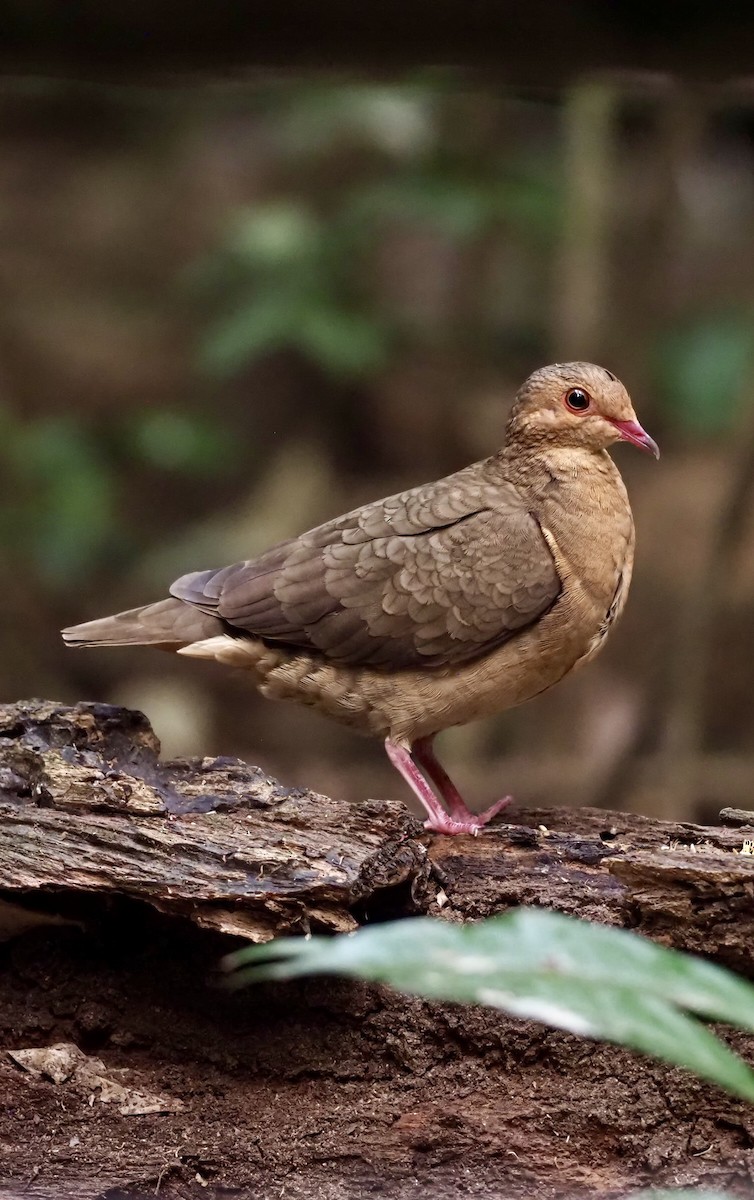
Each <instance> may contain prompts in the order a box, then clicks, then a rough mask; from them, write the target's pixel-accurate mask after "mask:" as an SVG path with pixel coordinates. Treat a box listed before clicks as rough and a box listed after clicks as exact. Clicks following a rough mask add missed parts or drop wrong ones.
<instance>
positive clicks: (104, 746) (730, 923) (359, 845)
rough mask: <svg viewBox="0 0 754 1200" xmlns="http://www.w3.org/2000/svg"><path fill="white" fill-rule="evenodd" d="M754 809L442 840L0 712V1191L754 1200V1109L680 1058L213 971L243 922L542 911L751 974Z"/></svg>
mask: <svg viewBox="0 0 754 1200" xmlns="http://www.w3.org/2000/svg"><path fill="white" fill-rule="evenodd" d="M734 818H735V823H731V824H729V825H728V826H725V827H722V826H721V827H715V828H704V827H699V826H695V825H685V824H677V825H673V824H668V823H660V822H656V821H651V820H649V819H646V818H642V817H637V816H631V815H622V814H617V813H609V812H603V811H600V810H596V809H582V810H576V811H571V812H569V811H558V810H547V811H545V810H537V811H528V812H527V811H520V810H518V811H515V812H514V813H513V814H512V815H511V818H510V823H509V824H505V825H501V826H500V827H499V828H497V829H495V830H492V831H490V832H488V833H485V834H484V835H483V836H481V837H479V838H443V837H438V838H434V839H430V838H429V837H428V835H426V834H425V833H424V832H423V830H422V829H421V826H420V825H419V824H418V822H416V821H415V820H414V819H413V818H412V817H411V816H410V815H409V814H408V813H407V811H406V810H405V809H404V808H403V806H402V805H400V804H399V803H397V802H375V801H370V802H368V803H366V804H364V805H362V806H360V807H350V806H348V805H345V804H343V803H341V802H338V801H335V800H331V799H328V798H327V797H323V796H317V795H315V794H314V793H310V792H305V791H301V792H291V791H288V790H287V789H285V788H283V787H282V786H281V785H280V784H278V783H276V782H275V781H274V780H270V779H268V778H267V777H266V776H265V775H264V774H263V773H262V772H260V771H259V770H257V769H255V768H253V767H248V766H246V765H245V764H243V763H239V762H237V761H236V760H228V759H221V760H217V759H214V760H200V761H195V762H182V763H166V764H161V763H160V762H159V759H158V745H157V742H156V739H155V738H154V735H153V734H152V732H151V729H150V728H149V726H148V724H147V722H146V721H145V719H144V718H143V717H141V716H140V715H139V714H136V713H131V712H128V711H126V710H123V709H118V708H110V707H107V706H102V705H78V706H76V707H74V708H64V707H62V706H59V705H54V704H50V703H28V704H18V705H9V706H5V707H4V708H0V889H1V896H2V901H3V902H2V905H0V935H1V936H2V937H3V938H4V939H6V940H5V941H4V944H3V946H2V947H0V949H1V951H2V955H3V959H4V967H5V969H4V971H3V974H2V977H0V1014H2V1028H3V1048H4V1050H5V1052H6V1053H5V1054H4V1055H3V1056H2V1057H0V1145H1V1146H2V1157H1V1159H0V1162H1V1163H2V1165H1V1166H0V1196H4V1197H9V1196H13V1197H16V1196H20V1195H21V1194H23V1195H24V1196H26V1197H32V1198H36V1200H39V1198H41V1197H45V1198H47V1197H49V1198H50V1200H52V1197H56V1198H61V1197H63V1198H69V1200H73V1198H74V1197H75V1198H76V1200H87V1198H94V1197H99V1198H100V1200H125V1197H126V1196H128V1197H130V1198H132V1200H133V1198H134V1197H142V1196H143V1197H146V1196H153V1195H154V1194H155V1193H156V1192H157V1193H158V1194H159V1195H160V1196H162V1197H168V1200H170V1198H175V1197H194V1196H197V1197H198V1196H202V1197H211V1198H212V1200H219V1197H220V1196H227V1195H229V1194H232V1195H234V1196H236V1197H239V1198H240V1200H252V1197H254V1198H256V1197H258V1196H272V1195H282V1196H286V1197H294V1198H295V1197H299V1196H300V1197H304V1196H313V1197H319V1198H321V1200H330V1198H332V1200H336V1198H337V1200H340V1198H341V1197H346V1196H361V1195H364V1194H366V1193H369V1192H371V1191H376V1192H378V1194H379V1195H381V1196H389V1197H408V1196H415V1195H416V1194H418V1192H419V1191H422V1192H426V1193H427V1194H430V1195H432V1196H435V1197H448V1198H449V1197H460V1196H479V1197H482V1196H485V1197H491V1196H496V1197H497V1196H501V1197H503V1196H504V1197H524V1196H533V1195H536V1196H537V1197H544V1198H547V1197H556V1196H557V1197H566V1196H577V1197H584V1198H586V1197H618V1196H623V1195H625V1194H627V1193H628V1192H630V1191H631V1190H633V1189H638V1188H640V1187H643V1186H646V1185H648V1184H657V1183H659V1184H664V1185H667V1186H681V1185H685V1186H690V1185H705V1186H707V1187H713V1186H714V1187H722V1186H726V1187H728V1188H729V1190H731V1191H732V1192H733V1194H738V1195H752V1194H754V1190H753V1189H752V1184H751V1177H750V1176H751V1170H752V1168H754V1152H753V1151H752V1149H751V1148H752V1147H753V1146H754V1115H752V1113H751V1111H750V1110H749V1108H747V1106H746V1105H744V1104H743V1103H741V1102H738V1101H736V1100H733V1099H731V1098H730V1097H728V1096H726V1095H724V1094H723V1093H722V1092H720V1091H718V1090H717V1089H714V1088H707V1087H704V1086H703V1085H701V1084H700V1083H699V1082H698V1081H696V1080H695V1079H693V1078H692V1077H691V1076H689V1075H688V1074H686V1073H685V1072H683V1071H679V1070H674V1069H671V1068H668V1067H665V1066H661V1065H659V1064H657V1063H654V1062H651V1061H649V1060H646V1059H642V1058H640V1057H638V1056H636V1055H632V1054H629V1053H627V1052H623V1051H621V1050H618V1049H616V1048H614V1047H609V1046H601V1045H595V1044H593V1043H590V1042H584V1041H580V1040H578V1039H576V1038H574V1037H571V1036H570V1035H567V1034H561V1033H555V1032H552V1031H549V1030H546V1029H543V1028H542V1027H540V1026H537V1025H534V1024H531V1023H527V1022H519V1021H513V1020H508V1019H506V1018H504V1017H502V1016H501V1015H500V1014H498V1013H495V1012H493V1011H488V1010H482V1009H468V1008H458V1007H454V1006H442V1005H435V1004H428V1003H425V1002H423V1001H420V1000H414V999H409V998H404V997H399V996H396V995H394V994H392V993H390V992H388V991H386V990H385V989H380V988H374V987H367V986H364V985H360V984H356V983H351V982H347V981H342V980H327V979H315V980H303V981H297V982H295V983H292V984H288V985H266V986H260V987H257V988H254V989H251V990H250V991H247V992H243V993H239V994H236V995H230V994H228V993H226V992H225V991H223V990H222V989H221V988H219V987H218V986H217V985H216V982H215V974H214V973H215V970H216V965H217V961H218V959H219V957H220V955H221V954H222V953H223V951H224V950H226V949H227V948H228V947H229V946H231V945H235V944H237V942H236V939H235V938H231V937H229V936H228V933H229V932H230V933H233V934H237V933H240V934H242V935H243V936H245V937H253V938H256V939H262V938H266V937H270V936H272V935H274V934H276V933H280V932H294V931H295V932H299V931H300V932H306V931H308V930H309V929H312V930H336V931H337V930H347V929H350V928H354V927H355V926H356V925H357V924H358V923H362V922H364V921H374V920H382V919H386V918H396V917H401V916H406V915H410V914H413V913H416V912H428V913H431V914H433V915H436V916H438V917H442V918H444V919H450V920H461V919H467V918H470V919H473V918H479V917H484V916H487V915H490V914H491V913H494V912H499V911H502V910H505V909H507V908H509V907H511V906H512V905H516V904H521V903H527V904H541V905H546V906H550V907H554V908H558V909H560V910H561V911H564V912H570V913H574V914H578V915H581V916H585V917H589V918H591V919H594V920H599V921H603V922H607V923H613V924H618V925H624V926H628V927H631V928H635V929H638V930H640V931H641V932H644V933H646V934H648V935H650V936H652V937H655V938H658V939H659V940H661V941H663V942H664V943H665V944H668V945H674V946H678V947H682V948H684V949H690V950H695V951H697V952H700V953H704V954H707V955H710V956H711V957H715V958H717V959H718V960H719V961H722V962H725V963H726V964H728V965H730V966H733V967H735V968H736V969H738V970H739V971H742V972H743V973H746V974H750V975H751V974H752V973H754V972H753V971H752V962H751V946H752V944H754V941H753V936H752V935H753V934H754V903H753V899H754V857H752V856H751V855H750V854H748V853H746V851H747V850H748V848H749V847H748V845H747V838H748V836H749V834H750V833H751V832H752V831H751V829H750V828H747V826H746V824H745V821H746V815H745V814H742V813H740V812H737V813H736V814H734ZM734 818H733V817H730V820H731V822H733V820H734ZM728 1036H729V1037H730V1040H731V1042H732V1043H733V1044H734V1045H735V1046H736V1048H737V1049H739V1050H740V1051H741V1052H742V1053H744V1054H745V1055H747V1056H748V1057H750V1058H754V1038H751V1037H745V1036H742V1035H738V1034H729V1035H728ZM11 1051H12V1052H13V1053H12V1054H11V1053H10V1052H11ZM63 1061H64V1062H65V1063H67V1064H68V1066H67V1067H65V1069H62V1068H61V1067H60V1063H61V1062H63ZM50 1064H51V1065H50ZM87 1080H89V1081H94V1082H91V1083H89V1084H87V1083H86V1081H87ZM97 1081H99V1082H97ZM132 1096H135V1097H136V1098H137V1100H136V1101H134V1102H130V1101H129V1100H128V1099H126V1100H124V1097H126V1098H128V1097H132Z"/></svg>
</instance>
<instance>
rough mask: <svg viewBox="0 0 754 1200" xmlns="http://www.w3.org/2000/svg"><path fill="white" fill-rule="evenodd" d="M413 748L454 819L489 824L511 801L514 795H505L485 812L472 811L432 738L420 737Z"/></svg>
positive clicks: (417, 759) (414, 754)
mask: <svg viewBox="0 0 754 1200" xmlns="http://www.w3.org/2000/svg"><path fill="white" fill-rule="evenodd" d="M411 750H412V754H413V757H414V759H415V760H416V762H417V763H418V764H419V766H420V767H421V768H422V770H423V771H426V773H427V775H428V776H429V778H430V779H431V780H432V782H433V783H434V785H435V787H436V788H437V789H438V791H439V793H440V795H441V796H442V798H443V800H444V801H445V803H446V804H447V806H448V808H449V809H450V815H451V817H452V818H453V820H454V821H461V822H464V821H473V822H474V823H475V824H476V825H478V826H479V827H481V826H483V825H487V824H489V822H490V821H491V820H492V818H493V817H496V816H497V814H498V813H499V812H502V811H503V809H504V808H507V807H508V805H509V804H510V803H511V801H512V799H513V797H512V796H503V798H502V800H496V801H495V803H494V804H491V805H490V807H489V808H486V809H485V810H484V812H480V813H473V812H471V811H470V809H469V808H468V807H467V805H466V804H465V803H464V800H463V797H462V796H461V793H460V792H459V791H458V788H457V787H456V785H455V784H454V783H453V780H452V779H451V778H450V776H449V775H448V773H447V771H446V770H445V768H444V767H443V765H442V763H441V762H439V761H438V759H437V757H436V755H435V752H434V749H433V746H432V738H419V740H418V741H417V742H414V744H413V746H412V747H411Z"/></svg>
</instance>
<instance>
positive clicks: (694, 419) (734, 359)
mask: <svg viewBox="0 0 754 1200" xmlns="http://www.w3.org/2000/svg"><path fill="white" fill-rule="evenodd" d="M753 349H754V321H753V320H752V316H751V314H749V313H748V312H727V313H723V314H705V315H704V316H702V317H700V318H698V319H696V320H694V321H692V322H688V323H685V324H684V325H682V326H680V327H671V328H670V329H668V330H667V331H660V333H659V334H658V337H657V342H656V346H655V359H656V370H657V374H658V377H659V380H660V383H661V387H662V393H663V397H664V399H665V402H666V404H667V406H668V409H669V411H670V413H671V414H672V415H673V417H674V419H675V421H676V422H677V424H678V425H679V427H680V428H681V429H682V430H684V431H685V432H687V433H690V434H692V435H697V436H700V437H707V436H709V435H710V434H718V433H720V432H722V431H724V430H726V429H728V428H729V427H730V425H731V423H732V421H733V419H734V418H735V415H736V413H737V411H738V410H739V408H740V406H741V405H742V404H743V403H745V402H746V401H747V400H749V397H748V395H747V394H746V392H745V388H746V386H747V384H748V381H749V379H750V367H751V364H752V350H753Z"/></svg>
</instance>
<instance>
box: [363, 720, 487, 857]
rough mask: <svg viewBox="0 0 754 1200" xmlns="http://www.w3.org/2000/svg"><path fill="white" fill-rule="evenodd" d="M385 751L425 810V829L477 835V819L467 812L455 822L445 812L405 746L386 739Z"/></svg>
mask: <svg viewBox="0 0 754 1200" xmlns="http://www.w3.org/2000/svg"><path fill="white" fill-rule="evenodd" d="M385 750H386V751H387V756H388V758H389V759H390V761H391V763H392V764H393V766H394V767H395V769H396V771H400V773H401V775H402V776H403V778H404V779H405V781H406V783H407V784H408V786H409V787H410V788H411V790H412V792H413V793H414V795H415V796H416V797H417V798H418V799H419V800H420V801H421V804H422V807H423V808H424V809H426V812H427V820H426V821H425V822H424V828H425V829H432V830H433V831H434V832H435V833H451V834H454V833H479V829H480V825H479V820H478V818H477V817H473V816H471V814H469V813H468V812H467V813H466V815H465V816H464V818H463V820H456V818H455V817H453V816H451V815H450V814H449V813H447V812H446V811H445V809H444V808H443V806H442V804H441V803H440V801H439V800H438V799H437V796H436V795H435V793H434V792H433V791H432V788H431V787H430V786H429V784H428V783H427V781H426V779H425V778H424V776H423V775H422V773H421V771H420V770H419V768H418V767H417V765H416V763H415V762H414V760H413V758H412V757H411V754H410V753H409V751H408V750H406V748H405V746H399V745H398V743H397V742H391V741H390V738H386V739H385ZM470 817H471V819H469V818H470Z"/></svg>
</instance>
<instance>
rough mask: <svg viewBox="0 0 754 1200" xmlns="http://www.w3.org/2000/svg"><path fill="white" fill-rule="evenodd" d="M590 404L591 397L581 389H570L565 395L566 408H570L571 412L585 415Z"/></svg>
mask: <svg viewBox="0 0 754 1200" xmlns="http://www.w3.org/2000/svg"><path fill="white" fill-rule="evenodd" d="M591 403H592V397H591V396H590V395H589V393H588V392H585V391H584V389H583V388H571V390H570V392H566V394H565V404H566V408H570V410H571V412H575V413H585V412H586V410H587V409H588V408H589V407H590V406H591Z"/></svg>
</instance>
